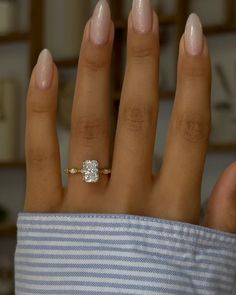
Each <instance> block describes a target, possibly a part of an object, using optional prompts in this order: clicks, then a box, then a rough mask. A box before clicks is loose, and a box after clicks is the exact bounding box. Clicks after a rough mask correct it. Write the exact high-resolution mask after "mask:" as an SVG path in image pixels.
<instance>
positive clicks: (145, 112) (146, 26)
mask: <svg viewBox="0 0 236 295" xmlns="http://www.w3.org/2000/svg"><path fill="white" fill-rule="evenodd" d="M133 3H134V4H133V9H132V12H131V14H130V16H129V21H128V46H127V66H126V73H125V79H124V84H123V89H122V94H121V102H120V110H119V118H118V123H117V132H116V138H115V145H114V153H113V164H112V171H113V172H112V175H111V180H110V185H111V186H112V185H113V184H114V186H116V184H117V183H122V184H123V185H122V186H120V188H121V189H127V188H128V189H129V188H130V189H131V190H132V191H133V189H134V188H136V189H138V190H139V191H140V187H139V188H137V183H139V184H142V183H143V184H144V183H146V184H147V186H146V187H150V181H151V177H152V158H153V149H154V143H155V132H156V121H157V113H158V89H157V87H158V65H159V34H158V20H157V16H156V14H155V13H154V12H153V10H152V8H151V4H150V1H140V0H134V2H133Z"/></svg>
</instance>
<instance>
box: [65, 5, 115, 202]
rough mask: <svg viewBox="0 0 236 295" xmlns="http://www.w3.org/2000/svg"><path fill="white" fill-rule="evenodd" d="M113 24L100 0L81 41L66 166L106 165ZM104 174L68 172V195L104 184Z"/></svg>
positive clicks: (107, 10)
mask: <svg viewBox="0 0 236 295" xmlns="http://www.w3.org/2000/svg"><path fill="white" fill-rule="evenodd" d="M113 36H114V27H113V24H112V22H111V17H110V9H109V6H108V4H107V2H106V1H103V0H100V1H99V2H98V4H97V5H96V7H95V10H94V14H93V16H92V18H91V20H90V21H89V22H88V23H87V25H86V27H85V31H84V38H83V41H82V46H81V52H80V59H79V65H78V74H77V82H76V87H75V95H74V101H73V108H72V120H71V138H70V156H69V165H70V166H69V167H79V168H80V167H82V164H83V161H84V160H86V159H89V160H94V159H96V160H98V162H99V164H100V165H101V167H100V168H107V167H108V166H109V146H110V124H109V123H110V104H109V67H110V60H111V52H112V43H113ZM107 180H108V178H107V176H105V175H103V176H101V179H100V180H99V182H98V183H93V184H87V183H85V182H84V181H83V178H82V177H81V175H72V176H70V177H69V182H68V196H69V197H70V198H71V197H72V198H74V197H75V198H76V199H78V196H77V195H76V191H78V187H79V188H80V190H79V191H80V194H81V195H82V194H83V195H86V196H87V194H88V193H89V192H92V191H93V192H94V191H95V190H96V192H98V191H97V189H98V187H100V188H101V187H104V185H106V183H107Z"/></svg>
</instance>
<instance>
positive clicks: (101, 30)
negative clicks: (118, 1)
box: [90, 0, 111, 45]
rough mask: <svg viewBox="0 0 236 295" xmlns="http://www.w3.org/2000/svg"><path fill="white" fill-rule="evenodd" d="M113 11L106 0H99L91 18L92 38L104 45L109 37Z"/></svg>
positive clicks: (93, 40) (96, 42) (94, 41)
mask: <svg viewBox="0 0 236 295" xmlns="http://www.w3.org/2000/svg"><path fill="white" fill-rule="evenodd" d="M110 24H111V11H110V7H109V5H108V3H107V1H106V0H99V1H98V3H97V5H96V7H95V9H94V12H93V16H92V19H91V27H90V38H91V40H92V42H93V43H95V44H98V45H102V44H105V43H106V42H107V41H108V39H109V32H110Z"/></svg>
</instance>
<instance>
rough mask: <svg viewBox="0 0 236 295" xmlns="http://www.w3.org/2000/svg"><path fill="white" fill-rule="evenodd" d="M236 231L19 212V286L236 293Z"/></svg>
mask: <svg viewBox="0 0 236 295" xmlns="http://www.w3.org/2000/svg"><path fill="white" fill-rule="evenodd" d="M235 278H236V235H233V234H229V233H224V232H221V231H217V230H213V229H208V228H205V227H201V226H197V225H190V224H186V223H182V222H175V221H169V220H163V219H159V218H154V217H147V216H139V215H129V214H96V213H80V214H35V213H32V214H31V213H20V214H19V216H18V234H17V247H16V253H15V294H17V295H21V294H22V295H23V294H24V295H26V294H64V295H65V294H81V295H95V294H96V295H104V294H106V295H113V294H116V295H117V294H125V295H128V294H129V295H130V294H137V295H138V294H142V295H149V294H175V295H178V294H180V295H185V294H186V295H189V294H207V295H213V294H214V295H216V294H217V295H224V294H232V289H233V285H234V283H235Z"/></svg>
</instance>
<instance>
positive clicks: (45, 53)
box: [36, 49, 53, 89]
mask: <svg viewBox="0 0 236 295" xmlns="http://www.w3.org/2000/svg"><path fill="white" fill-rule="evenodd" d="M52 74H53V59H52V55H51V53H50V51H49V50H48V49H44V50H42V51H41V53H40V54H39V57H38V62H37V65H36V84H37V86H38V88H40V89H47V88H49V87H50V85H51V82H52Z"/></svg>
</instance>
